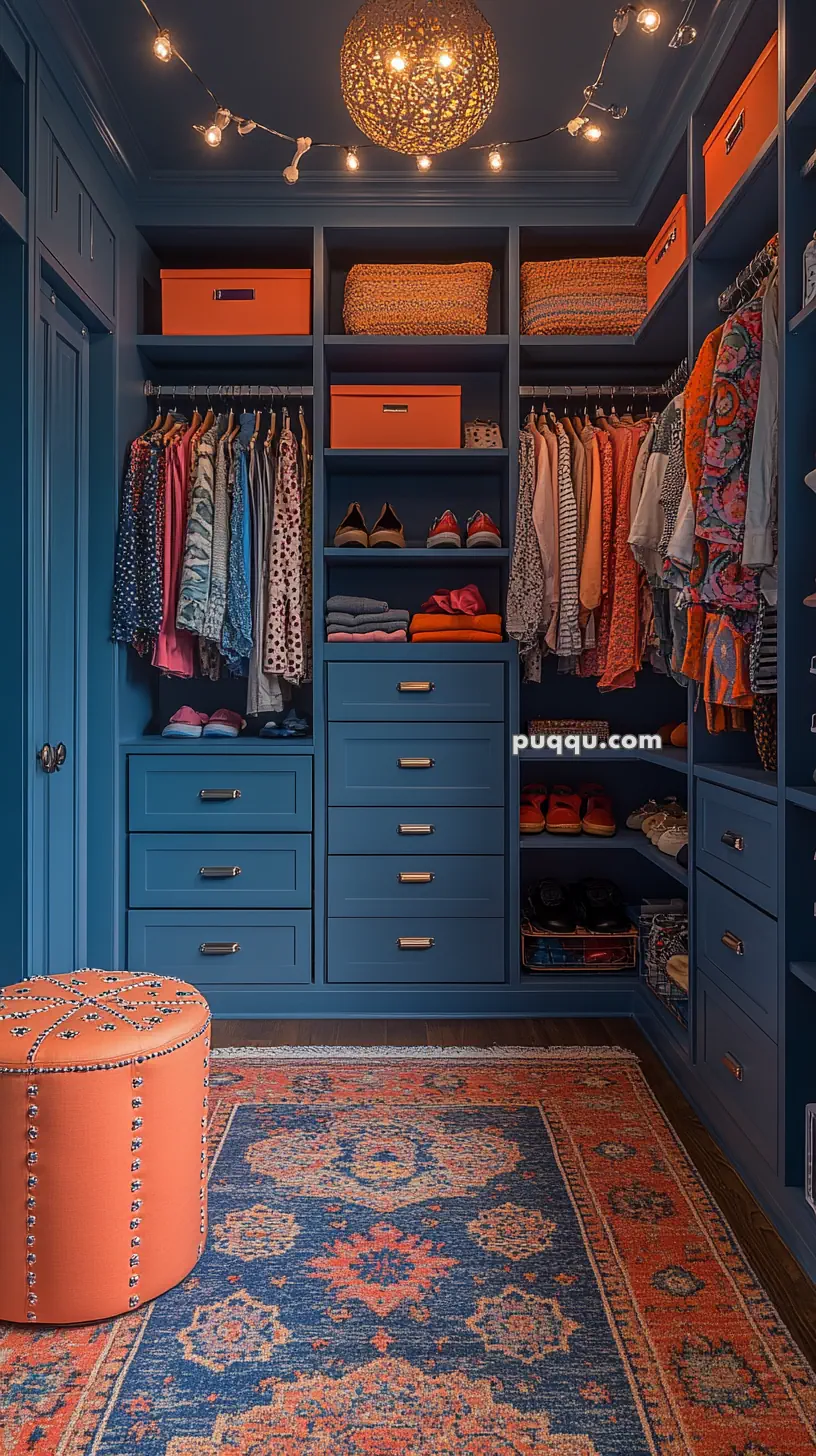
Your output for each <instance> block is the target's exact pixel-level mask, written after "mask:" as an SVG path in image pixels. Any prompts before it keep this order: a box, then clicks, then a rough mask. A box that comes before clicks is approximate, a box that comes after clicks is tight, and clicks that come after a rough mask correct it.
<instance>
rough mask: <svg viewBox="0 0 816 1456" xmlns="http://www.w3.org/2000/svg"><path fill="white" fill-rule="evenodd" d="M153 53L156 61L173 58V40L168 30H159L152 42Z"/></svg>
mask: <svg viewBox="0 0 816 1456" xmlns="http://www.w3.org/2000/svg"><path fill="white" fill-rule="evenodd" d="M153 54H154V56H155V57H156V60H157V61H171V60H172V59H173V42H172V41H171V39H170V32H169V30H160V31H159V32H158V34H157V36H156V39H155V40H154V42H153Z"/></svg>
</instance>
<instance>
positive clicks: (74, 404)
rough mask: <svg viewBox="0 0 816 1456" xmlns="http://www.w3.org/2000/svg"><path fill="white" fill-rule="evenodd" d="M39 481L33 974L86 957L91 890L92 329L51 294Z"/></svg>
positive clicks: (67, 967) (43, 356)
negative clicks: (87, 867) (88, 526)
mask: <svg viewBox="0 0 816 1456" xmlns="http://www.w3.org/2000/svg"><path fill="white" fill-rule="evenodd" d="M36 371H37V378H36V384H37V390H36V400H37V415H38V417H37V419H36V433H35V448H34V454H33V472H32V480H31V515H30V523H31V530H30V551H31V557H30V566H31V575H30V581H31V589H32V590H31V597H30V603H31V638H32V654H31V687H32V692H31V698H30V702H31V712H32V730H33V731H32V745H31V746H32V760H33V761H32V775H33V805H32V810H33V812H32V835H31V859H30V863H29V884H30V887H31V901H30V904H31V921H30V924H31V961H30V969H31V973H32V974H33V975H43V974H52V975H55V974H64V973H65V972H67V971H72V970H74V969H75V968H76V967H77V966H78V965H80V964H82V963H83V962H84V951H85V919H86V917H85V910H84V897H85V894H86V886H85V877H84V871H83V865H84V861H85V852H84V828H85V813H84V806H83V790H84V772H83V764H84V745H85V724H84V704H85V700H86V692H85V652H84V642H85V638H86V632H85V623H84V618H83V603H84V600H85V590H84V585H85V580H86V572H87V564H86V560H85V537H86V532H85V515H86V501H87V475H88V470H87V458H88V426H87V421H88V339H87V334H86V331H85V330H84V328H83V326H82V325H81V324H80V322H79V321H78V320H77V319H76V318H75V317H74V316H73V315H72V314H71V313H69V311H68V310H67V308H65V307H64V305H63V304H61V303H60V302H59V301H58V300H57V299H56V298H55V297H54V295H53V294H51V293H50V292H49V291H48V290H44V291H43V292H42V294H41V297H40V317H39V322H38V333H37V351H36Z"/></svg>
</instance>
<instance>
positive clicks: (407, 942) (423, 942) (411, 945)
mask: <svg viewBox="0 0 816 1456" xmlns="http://www.w3.org/2000/svg"><path fill="white" fill-rule="evenodd" d="M397 945H398V946H399V948H400V950H433V946H434V938H433V936H432V935H398V936H397Z"/></svg>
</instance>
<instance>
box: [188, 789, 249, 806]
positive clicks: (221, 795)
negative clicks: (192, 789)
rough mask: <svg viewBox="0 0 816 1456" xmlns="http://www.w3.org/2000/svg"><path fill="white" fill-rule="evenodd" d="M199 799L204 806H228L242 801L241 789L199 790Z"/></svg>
mask: <svg viewBox="0 0 816 1456" xmlns="http://www.w3.org/2000/svg"><path fill="white" fill-rule="evenodd" d="M198 797H199V799H200V800H201V802H202V803H203V804H228V803H231V802H234V801H235V799H240V797H241V790H240V789H199V791H198Z"/></svg>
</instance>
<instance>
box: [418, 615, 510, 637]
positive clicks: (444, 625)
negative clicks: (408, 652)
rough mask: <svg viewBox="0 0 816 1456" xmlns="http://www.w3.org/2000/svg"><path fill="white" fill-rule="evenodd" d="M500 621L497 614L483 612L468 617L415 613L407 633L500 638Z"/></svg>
mask: <svg viewBox="0 0 816 1456" xmlns="http://www.w3.org/2000/svg"><path fill="white" fill-rule="evenodd" d="M501 630H502V619H501V617H500V616H499V613H498V612H483V613H481V614H479V615H476V616H473V617H468V616H466V615H465V613H464V612H454V613H452V614H448V613H447V612H416V613H415V615H414V616H413V617H412V618H411V624H410V628H409V631H410V632H411V633H412V634H413V633H414V632H446V633H447V632H458V631H462V632H498V633H499V636H501Z"/></svg>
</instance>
